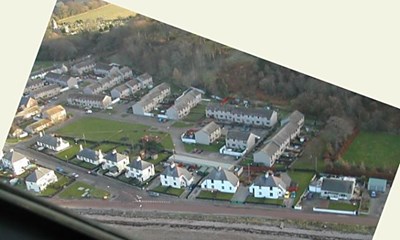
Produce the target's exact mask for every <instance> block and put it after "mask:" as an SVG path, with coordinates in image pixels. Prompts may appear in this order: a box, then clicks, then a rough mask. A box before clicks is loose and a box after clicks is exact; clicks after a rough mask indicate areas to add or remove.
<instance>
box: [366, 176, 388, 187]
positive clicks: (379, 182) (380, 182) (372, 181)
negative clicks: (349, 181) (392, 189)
mask: <svg viewBox="0 0 400 240" xmlns="http://www.w3.org/2000/svg"><path fill="white" fill-rule="evenodd" d="M386 184H387V180H386V179H381V178H369V179H368V186H369V185H374V186H376V185H378V186H383V187H386Z"/></svg>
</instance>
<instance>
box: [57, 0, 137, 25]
mask: <svg viewBox="0 0 400 240" xmlns="http://www.w3.org/2000/svg"><path fill="white" fill-rule="evenodd" d="M135 15H136V14H135V13H134V12H132V11H130V10H128V9H125V8H122V7H118V6H116V5H113V4H107V5H105V6H102V7H99V8H96V9H93V10H90V11H87V12H84V13H81V14H77V15H74V16H70V17H67V18H64V19H61V20H59V21H58V22H59V23H74V22H76V21H78V20H82V21H87V20H93V21H94V20H97V19H98V18H102V19H104V20H114V19H118V18H127V17H129V16H135Z"/></svg>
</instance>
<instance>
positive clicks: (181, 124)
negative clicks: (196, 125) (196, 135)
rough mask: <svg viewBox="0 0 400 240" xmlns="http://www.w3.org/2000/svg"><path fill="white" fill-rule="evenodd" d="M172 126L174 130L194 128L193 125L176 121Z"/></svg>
mask: <svg viewBox="0 0 400 240" xmlns="http://www.w3.org/2000/svg"><path fill="white" fill-rule="evenodd" d="M171 126H172V127H174V128H191V127H192V126H193V124H191V123H187V122H183V121H176V122H174V124H172V125H171Z"/></svg>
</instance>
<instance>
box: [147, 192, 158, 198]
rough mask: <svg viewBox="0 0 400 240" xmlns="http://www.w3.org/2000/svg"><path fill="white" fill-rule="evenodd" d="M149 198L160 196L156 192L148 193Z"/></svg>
mask: <svg viewBox="0 0 400 240" xmlns="http://www.w3.org/2000/svg"><path fill="white" fill-rule="evenodd" d="M149 196H150V197H158V196H160V194H159V193H158V192H149Z"/></svg>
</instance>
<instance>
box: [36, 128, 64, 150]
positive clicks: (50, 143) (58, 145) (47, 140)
mask: <svg viewBox="0 0 400 240" xmlns="http://www.w3.org/2000/svg"><path fill="white" fill-rule="evenodd" d="M36 144H37V145H38V146H39V147H45V148H47V149H50V150H53V151H56V152H60V151H62V150H64V149H66V148H68V147H69V142H68V141H65V140H63V139H62V138H61V137H54V136H52V135H48V134H45V135H43V133H42V132H40V133H39V138H38V139H37V141H36Z"/></svg>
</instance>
